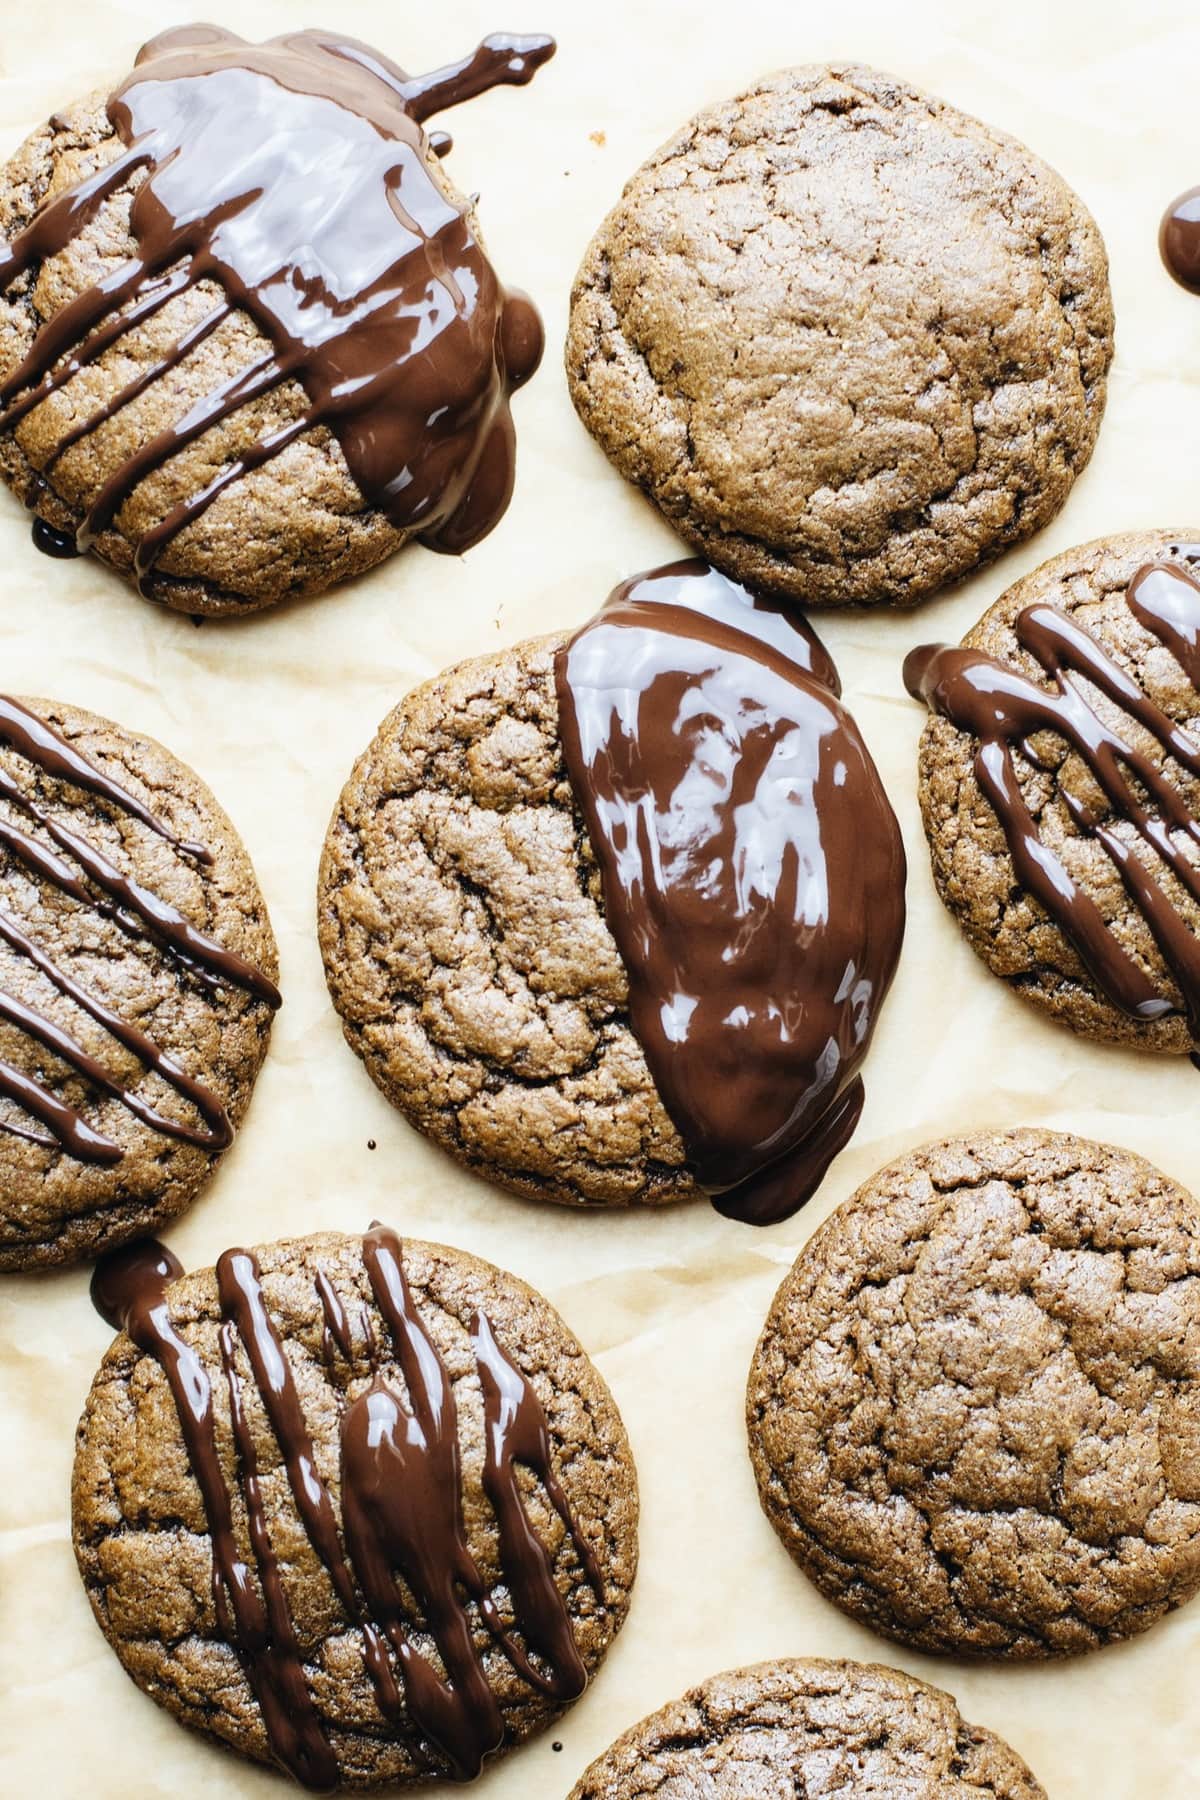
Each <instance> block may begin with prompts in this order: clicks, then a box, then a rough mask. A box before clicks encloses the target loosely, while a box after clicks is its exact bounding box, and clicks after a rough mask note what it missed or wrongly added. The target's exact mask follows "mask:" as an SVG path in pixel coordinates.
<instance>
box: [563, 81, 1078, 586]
mask: <svg viewBox="0 0 1200 1800" xmlns="http://www.w3.org/2000/svg"><path fill="white" fill-rule="evenodd" d="M1112 346H1113V316H1112V304H1111V300H1110V296H1109V289H1108V270H1107V259H1106V256H1105V251H1104V245H1103V243H1102V241H1101V238H1100V234H1099V232H1098V231H1097V229H1096V226H1095V224H1094V223H1093V221H1092V219H1091V217H1090V215H1089V214H1088V212H1087V210H1086V209H1085V208H1084V206H1083V205H1082V203H1081V202H1080V200H1079V199H1078V197H1077V196H1076V195H1075V194H1074V193H1072V191H1071V190H1070V188H1068V187H1067V186H1066V184H1065V183H1064V182H1063V181H1062V180H1061V179H1060V178H1059V177H1058V176H1057V175H1056V174H1055V173H1054V172H1053V171H1052V170H1051V169H1049V168H1047V167H1046V165H1045V164H1044V163H1043V162H1041V161H1040V160H1039V159H1038V158H1037V157H1035V156H1034V155H1033V154H1032V153H1031V152H1030V151H1028V150H1026V149H1025V148H1024V146H1023V145H1021V144H1018V143H1017V142H1015V140H1014V139H1012V138H1009V137H1006V136H1004V135H1003V134H1002V133H1000V132H997V131H993V130H992V129H991V128H990V127H989V126H986V125H982V124H980V123H979V121H978V120H975V119H971V118H968V117H966V116H965V115H964V114H962V113H959V112H956V111H955V109H954V108H953V107H950V106H947V105H946V104H945V102H944V101H941V100H937V99H934V98H932V97H930V96H929V95H927V94H923V93H920V92H918V91H917V90H916V89H913V88H910V87H909V86H908V85H907V84H906V83H904V82H901V81H897V80H895V79H894V78H893V77H891V76H889V75H883V74H880V73H878V72H877V71H875V70H872V69H866V68H861V67H858V66H855V65H847V64H838V65H836V66H834V67H831V68H800V69H793V70H790V71H787V72H785V73H783V74H779V75H775V76H772V77H771V78H770V79H767V80H764V81H762V82H760V83H759V84H758V85H757V86H756V87H754V88H752V89H751V90H750V91H749V92H748V93H745V94H742V95H739V96H738V98H737V99H734V100H730V101H726V102H724V103H723V104H721V105H718V106H714V107H710V108H709V109H708V110H707V111H705V112H703V113H701V114H699V115H698V117H696V118H695V119H693V120H692V121H691V122H690V123H689V124H687V125H686V126H684V128H683V130H682V131H680V132H679V133H678V134H677V135H676V136H675V137H674V138H672V139H671V141H670V142H669V143H668V144H666V145H665V146H664V147H663V148H662V149H661V150H659V151H658V152H657V153H656V154H655V155H654V156H652V157H651V158H650V160H649V162H647V163H646V164H645V165H644V166H643V167H642V168H641V169H640V170H639V171H638V172H637V174H636V175H634V177H633V178H632V180H631V181H630V182H629V184H628V186H627V187H626V189H625V192H624V194H623V196H622V198H621V200H620V201H619V202H618V204H617V206H616V207H615V209H614V210H613V211H612V213H610V215H609V217H608V218H607V219H606V220H605V222H604V224H603V225H602V226H601V227H600V229H599V231H598V232H597V234H596V236H595V238H594V239H593V241H592V244H591V246H590V248H589V249H588V251H587V254H586V255H585V257H584V260H583V264H582V267H581V269H580V271H579V274H578V276H577V278H576V281H575V287H574V291H573V294H572V301H571V321H570V330H569V334H568V339H567V349H566V366H567V377H568V381H569V383H570V388H571V394H572V397H573V399H574V401H575V405H576V408H577V410H578V412H579V415H580V417H581V418H582V420H583V422H584V424H585V425H586V426H587V428H588V430H589V431H590V432H591V433H592V435H593V436H594V437H595V438H596V439H597V441H598V442H599V444H600V445H601V447H602V449H603V450H604V451H605V453H606V454H607V455H608V456H609V457H610V458H611V460H612V461H613V462H614V463H615V464H616V466H617V468H618V469H619V470H620V471H621V473H622V474H623V475H625V476H626V477H627V478H628V479H629V480H630V481H633V482H635V483H636V484H637V485H638V486H639V487H641V488H643V489H644V490H645V492H646V493H647V494H649V496H650V497H651V499H652V500H653V501H654V502H655V504H656V505H657V506H658V507H659V508H660V510H661V511H662V513H663V514H664V515H665V517H666V518H667V519H668V520H669V521H670V523H671V524H672V526H673V527H674V528H675V530H676V531H678V532H679V534H680V535H681V536H682V537H683V538H684V539H686V541H687V542H688V543H689V544H691V545H692V546H693V547H694V548H695V549H696V550H697V551H699V552H700V553H701V554H702V555H703V556H705V557H706V558H707V559H708V560H709V561H710V562H711V563H714V564H715V565H716V566H717V567H718V568H721V569H724V570H725V571H726V572H727V573H729V574H731V575H734V576H736V577H737V579H738V580H740V581H745V582H749V583H752V584H754V585H756V586H757V587H759V588H761V589H763V590H765V591H767V592H770V593H773V594H776V595H779V596H781V597H784V598H787V599H791V600H795V601H799V602H801V603H803V604H805V605H814V606H817V605H819V606H840V605H847V604H851V603H853V604H856V605H893V606H911V605H913V604H915V602H917V601H919V600H922V599H924V598H925V597H926V596H927V595H929V594H931V593H933V592H934V591H935V590H936V589H938V588H941V587H943V586H944V585H945V584H946V583H947V582H951V581H954V580H957V579H958V578H959V577H960V576H963V575H966V574H967V573H968V572H969V571H970V570H972V569H974V568H976V567H977V566H978V565H979V564H980V563H982V562H984V561H986V560H987V559H988V558H990V557H993V556H995V555H997V554H998V553H999V552H1000V551H1002V550H1003V549H1005V548H1006V547H1007V546H1008V545H1010V544H1015V543H1018V542H1019V541H1020V540H1021V539H1022V538H1025V537H1028V536H1030V535H1031V533H1033V532H1035V531H1037V530H1039V529H1040V528H1041V527H1042V526H1043V525H1045V524H1047V523H1048V521H1049V520H1050V519H1052V518H1053V517H1054V515H1055V514H1056V513H1057V512H1058V510H1059V508H1060V507H1061V506H1062V505H1063V503H1064V501H1065V500H1066V498H1067V495H1068V493H1069V492H1070V489H1071V486H1072V483H1073V482H1074V480H1075V477H1076V475H1077V474H1078V472H1079V471H1080V469H1082V468H1083V467H1084V465H1085V464H1086V463H1087V461H1088V458H1089V457H1090V455H1091V452H1092V448H1093V446H1094V444H1095V439H1096V433H1097V431H1098V429H1099V425H1100V418H1101V414H1102V413H1103V410H1104V401H1105V385H1106V379H1107V373H1108V367H1109V363H1110V361H1111V358H1112Z"/></svg>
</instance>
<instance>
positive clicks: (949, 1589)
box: [747, 1131, 1200, 1658]
mask: <svg viewBox="0 0 1200 1800" xmlns="http://www.w3.org/2000/svg"><path fill="white" fill-rule="evenodd" d="M747 1416H748V1420H749V1427H750V1450H751V1456H752V1458H753V1462H754V1470H755V1474H756V1475H757V1477H758V1485H759V1492H760V1495H761V1497H762V1503H763V1506H764V1508H765V1510H766V1513H767V1517H768V1518H769V1519H770V1520H771V1523H772V1524H773V1525H774V1527H775V1529H776V1531H777V1532H778V1533H779V1535H780V1537H781V1538H782V1540H783V1542H784V1544H785V1545H786V1546H787V1549H788V1550H789V1551H790V1552H791V1554H792V1556H793V1557H795V1559H796V1561H797V1562H798V1563H799V1564H800V1566H801V1568H802V1569H803V1570H804V1571H805V1573H806V1574H808V1575H809V1576H810V1577H811V1578H812V1580H813V1581H815V1582H816V1584H817V1586H818V1587H819V1588H820V1589H821V1591H822V1592H823V1593H824V1594H826V1595H827V1596H828V1598H829V1599H831V1600H832V1601H833V1602H834V1603H835V1604H836V1605H838V1606H840V1607H841V1608H842V1609H843V1610H844V1611H846V1612H848V1613H850V1614H851V1615H852V1616H853V1617H855V1618H857V1619H859V1620H861V1621H862V1622H863V1623H864V1624H866V1625H869V1626H872V1627H873V1628H874V1629H875V1630H877V1631H881V1632H883V1633H885V1635H887V1636H889V1637H894V1638H897V1639H899V1640H900V1641H901V1642H902V1643H905V1644H908V1645H911V1646H912V1647H913V1648H914V1649H919V1650H926V1651H932V1652H941V1653H945V1654H949V1655H955V1656H962V1655H979V1656H993V1657H1010V1658H1014V1657H1015V1658H1031V1657H1049V1656H1062V1655H1068V1654H1071V1653H1074V1652H1077V1651H1083V1650H1092V1649H1095V1648H1097V1647H1098V1646H1100V1645H1102V1644H1108V1643H1112V1642H1115V1641H1117V1640H1119V1639H1122V1638H1128V1637H1132V1636H1133V1635H1134V1634H1135V1633H1137V1632H1139V1631H1144V1630H1145V1629H1146V1627H1147V1626H1149V1625H1152V1624H1153V1623H1154V1621H1155V1620H1156V1619H1158V1618H1160V1617H1161V1616H1162V1615H1163V1613H1165V1612H1167V1611H1168V1610H1169V1609H1170V1608H1171V1607H1174V1606H1178V1605H1180V1604H1181V1602H1183V1601H1185V1600H1187V1599H1189V1598H1190V1597H1191V1596H1192V1595H1193V1594H1194V1593H1195V1592H1196V1590H1197V1588H1200V1211H1198V1210H1197V1207H1196V1205H1195V1203H1194V1202H1193V1200H1192V1198H1191V1196H1190V1195H1189V1194H1187V1193H1185V1192H1184V1191H1183V1189H1182V1188H1179V1187H1177V1186H1176V1185H1175V1184H1174V1183H1173V1182H1171V1181H1168V1180H1167V1179H1166V1177H1165V1176H1163V1175H1160V1174H1159V1173H1158V1171H1157V1170H1156V1169H1153V1168H1151V1166H1150V1165H1149V1164H1148V1163H1146V1162H1143V1161H1142V1159H1141V1158H1140V1157H1137V1156H1133V1155H1131V1154H1130V1153H1129V1152H1128V1151H1125V1150H1116V1149H1111V1148H1108V1147H1106V1146H1105V1145H1102V1144H1093V1143H1089V1142H1087V1141H1086V1140H1084V1139H1082V1138H1074V1137H1067V1136H1065V1135H1062V1134H1060V1133H1057V1132H1051V1131H1000V1132H987V1133H981V1134H980V1135H978V1136H975V1137H969V1138H960V1139H951V1140H949V1141H948V1142H945V1143H938V1144H931V1145H928V1146H927V1147H926V1148H925V1149H922V1150H917V1151H914V1152H913V1153H912V1154H911V1155H910V1156H905V1157H902V1158H901V1159H900V1160H899V1161H898V1162H895V1163H892V1164H891V1165H890V1166H889V1167H888V1168H886V1169H883V1170H881V1171H880V1172H879V1174H877V1175H875V1176H873V1177H872V1179H871V1180H870V1181H868V1182H867V1183H865V1185H864V1186H863V1187H861V1188H860V1189H859V1191H858V1192H857V1193H856V1194H855V1195H854V1196H853V1198H852V1199H850V1200H848V1201H846V1202H845V1204H844V1205H842V1206H841V1207H839V1208H838V1210H837V1211H836V1212H835V1213H834V1214H833V1216H832V1217H831V1218H830V1219H829V1220H828V1221H827V1222H826V1224H825V1225H823V1226H822V1227H821V1229H820V1230H819V1231H818V1232H817V1233H816V1235H815V1236H814V1237H813V1238H812V1240H811V1241H810V1243H809V1244H808V1245H807V1246H806V1248H805V1249H804V1250H803V1251H802V1252H801V1255H800V1257H799V1259H798V1261H797V1263H796V1265H795V1267H794V1268H793V1270H792V1272H791V1274H790V1275H789V1276H788V1278H787V1280H786V1281H785V1282H784V1284H783V1286H782V1287H781V1288H780V1290H779V1293H778V1295H777V1297H776V1300H775V1304H774V1306H773V1307H772V1309H771V1313H770V1317H769V1318H768V1320H767V1324H766V1328H765V1330H764V1332H763V1335H762V1338H761V1340H760V1343H759V1346H758V1350H757V1353H756V1355H755V1358H754V1365H753V1368H752V1370H751V1374H750V1387H749V1394H748V1398H747Z"/></svg>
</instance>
